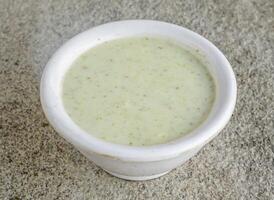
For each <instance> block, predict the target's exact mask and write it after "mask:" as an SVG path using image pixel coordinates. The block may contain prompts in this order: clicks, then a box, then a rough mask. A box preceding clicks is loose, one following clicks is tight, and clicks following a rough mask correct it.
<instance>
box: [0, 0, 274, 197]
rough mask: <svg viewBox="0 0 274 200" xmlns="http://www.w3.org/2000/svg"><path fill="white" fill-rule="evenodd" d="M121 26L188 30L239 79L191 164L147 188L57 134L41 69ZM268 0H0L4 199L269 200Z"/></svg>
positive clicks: (272, 24) (273, 174)
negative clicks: (80, 39) (70, 45)
mask: <svg viewBox="0 0 274 200" xmlns="http://www.w3.org/2000/svg"><path fill="white" fill-rule="evenodd" d="M121 19H156V20H163V21H167V22H171V23H176V24H178V25H182V26H185V27H187V28H189V29H191V30H193V31H196V32H198V33H200V34H201V35H203V36H205V37H206V38H208V39H209V40H211V41H212V42H213V43H214V44H216V46H217V47H219V48H220V49H221V50H222V51H223V52H224V54H225V55H226V56H227V58H228V60H229V61H230V62H231V64H232V66H233V69H234V71H235V74H236V76H237V81H238V100H237V106H236V110H235V112H234V115H233V117H232V120H231V121H230V123H229V124H228V126H227V127H226V128H225V129H224V130H223V131H222V132H221V134H220V135H219V136H218V137H217V138H216V139H214V140H213V141H212V142H211V143H210V144H209V145H207V146H206V147H205V148H204V149H203V150H202V151H201V152H200V153H199V154H198V155H197V156H196V157H194V158H193V159H191V160H190V161H188V162H187V163H186V164H184V165H183V166H181V167H179V168H178V169H176V170H173V171H172V172H171V173H170V174H168V175H166V176H164V177H161V178H159V179H156V180H152V181H146V182H130V181H124V180H120V179H118V178H114V177H112V176H110V175H108V174H107V173H105V172H104V171H102V170H101V169H99V168H98V167H96V166H95V165H94V164H93V163H91V162H89V161H88V160H87V159H86V158H84V157H83V156H82V155H81V154H80V153H79V152H78V151H76V150H75V149H74V148H73V147H72V146H71V145H70V144H68V143H67V142H66V141H64V140H63V139H62V138H61V137H59V136H58V135H57V134H56V132H55V131H54V130H53V129H52V128H51V127H50V126H49V124H48V122H47V120H46V119H45V117H44V115H43V113H42V110H41V106H40V102H39V91H38V90H39V78H40V75H41V70H42V69H43V67H44V65H45V64H46V62H47V60H48V59H49V57H50V56H51V55H52V54H53V53H54V51H55V50H56V49H57V48H58V47H59V46H60V45H61V44H62V43H63V42H65V41H66V40H67V39H69V38H71V37H72V36H74V35H75V34H77V33H79V32H81V31H84V30H86V29H88V28H90V27H93V26H95V25H99V24H102V23H106V22H110V21H114V20H121ZM273 48H274V1H273V0H260V1H256V0H254V1H248V0H240V1H221V0H220V1H217V0H209V1H198V0H197V1H192V0H189V1H179V0H176V1H171V0H166V1H158V0H155V1H145V0H143V1H126V0H124V1H115V0H113V1H99V0H92V1H89V0H66V1H65V0H55V1H36V0H14V1H13V0H0V110H1V118H0V123H1V124H0V199H267V200H270V199H274V194H273V191H274V161H273V157H274V122H273V121H274V55H273V54H274V51H273Z"/></svg>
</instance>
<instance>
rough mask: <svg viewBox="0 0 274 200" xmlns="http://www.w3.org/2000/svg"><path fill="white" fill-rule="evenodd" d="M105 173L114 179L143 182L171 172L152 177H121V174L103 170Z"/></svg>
mask: <svg viewBox="0 0 274 200" xmlns="http://www.w3.org/2000/svg"><path fill="white" fill-rule="evenodd" d="M104 170H105V169H104ZM105 171H106V172H107V173H109V174H111V175H112V176H115V177H118V178H121V179H125V180H130V181H145V180H151V179H155V178H158V177H160V176H163V175H165V174H167V173H168V172H170V171H171V170H169V171H166V172H164V173H160V174H154V175H151V176H127V175H123V174H117V173H114V172H110V171H108V170H105Z"/></svg>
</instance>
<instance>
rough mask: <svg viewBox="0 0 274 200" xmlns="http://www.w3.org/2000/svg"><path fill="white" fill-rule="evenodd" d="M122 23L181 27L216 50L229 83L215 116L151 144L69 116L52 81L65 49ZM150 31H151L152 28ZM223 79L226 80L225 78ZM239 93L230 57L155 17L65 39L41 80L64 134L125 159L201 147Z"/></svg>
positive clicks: (43, 96) (86, 147)
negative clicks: (86, 126)
mask: <svg viewBox="0 0 274 200" xmlns="http://www.w3.org/2000/svg"><path fill="white" fill-rule="evenodd" d="M121 25H125V26H127V27H128V26H136V25H138V26H142V25H144V26H156V27H160V28H162V29H163V28H164V29H167V30H169V29H172V30H178V31H181V32H182V33H184V34H189V35H191V36H193V37H194V38H195V40H197V41H196V42H201V43H203V44H204V45H206V47H207V48H208V49H210V51H212V52H213V54H214V55H213V54H212V56H214V59H216V60H217V61H218V63H219V64H220V66H221V67H222V69H221V70H222V73H223V75H224V77H222V79H224V84H226V85H224V88H225V90H224V91H221V92H222V96H224V98H222V100H221V101H220V102H219V105H217V106H216V105H214V106H215V108H214V109H215V113H214V114H212V116H209V117H208V119H207V120H206V121H205V122H204V123H203V124H202V125H201V126H199V127H198V128H197V129H195V130H194V131H192V132H191V133H189V134H188V135H186V136H183V137H182V138H179V139H176V140H173V141H171V142H168V143H164V144H157V145H151V146H128V145H122V144H115V143H111V142H108V141H105V140H102V139H99V138H97V137H95V136H93V135H91V134H89V133H87V132H85V131H84V130H82V129H81V128H80V127H78V126H77V125H76V124H75V123H74V122H73V121H72V120H71V119H68V118H69V117H68V115H67V114H66V112H65V111H64V109H63V108H61V105H60V104H58V103H56V100H59V101H61V95H59V96H58V95H54V92H53V91H54V90H55V88H54V87H53V86H52V85H51V83H54V80H53V78H52V77H53V74H54V73H56V70H58V68H56V67H60V68H61V67H62V64H60V59H61V58H62V56H63V57H64V52H65V50H67V49H69V48H71V47H72V46H73V45H75V43H76V44H77V41H80V40H81V39H83V38H85V37H87V35H88V34H90V33H96V32H100V31H107V30H109V28H114V27H121ZM147 33H148V34H149V32H147ZM109 40H110V39H109ZM78 55H79V54H78ZM61 75H64V74H60V76H61ZM220 83H221V84H223V83H222V82H220ZM220 83H219V84H220ZM236 96H237V86H236V78H235V75H234V73H233V70H232V67H231V65H230V64H229V62H228V61H227V59H226V57H225V56H224V55H223V54H222V53H221V51H220V50H219V49H218V48H217V47H216V46H215V45H213V44H212V43H211V42H210V41H208V40H207V39H205V38H204V37H202V36H201V35H199V34H197V33H195V32H193V31H191V30H189V29H186V28H184V27H181V26H178V25H175V24H171V23H167V22H162V21H154V20H122V21H116V22H110V23H106V24H103V25H99V26H96V27H93V28H91V29H88V30H86V31H84V32H82V33H79V34H77V35H76V36H74V37H73V38H71V39H70V40H68V41H67V42H66V43H64V44H63V45H62V46H61V47H60V48H59V49H58V50H57V51H56V52H55V53H54V55H53V56H52V57H51V58H50V60H49V61H48V63H47V64H46V66H45V68H44V70H43V74H42V78H41V83H40V100H41V104H42V108H43V110H44V113H45V115H46V118H47V119H48V121H49V122H50V124H51V125H52V126H53V128H54V129H55V130H56V131H57V132H58V133H59V134H60V135H61V136H63V137H64V138H65V139H66V140H67V141H69V142H70V143H72V144H74V145H75V146H76V147H78V148H79V149H81V150H82V151H86V152H94V153H97V154H100V155H104V156H107V157H111V158H113V159H120V160H125V161H143V162H145V161H158V160H163V159H169V158H173V157H176V156H178V155H179V154H181V153H183V152H187V151H190V150H191V149H193V148H201V147H202V146H203V145H204V144H206V143H207V142H209V141H210V140H211V139H212V138H214V137H215V136H216V135H217V134H218V133H219V132H220V131H221V130H222V129H223V128H224V127H225V125H226V124H227V123H228V121H229V119H230V117H231V115H232V113H233V110H234V107H235V104H236ZM216 99H217V97H216ZM64 112H65V113H64ZM66 115H67V116H66ZM69 120H70V121H69Z"/></svg>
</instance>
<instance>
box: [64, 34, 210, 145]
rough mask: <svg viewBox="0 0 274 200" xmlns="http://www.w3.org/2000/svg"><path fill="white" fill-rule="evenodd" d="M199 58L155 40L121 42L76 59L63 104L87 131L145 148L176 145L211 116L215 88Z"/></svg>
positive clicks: (167, 41)
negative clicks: (175, 141) (168, 144)
mask: <svg viewBox="0 0 274 200" xmlns="http://www.w3.org/2000/svg"><path fill="white" fill-rule="evenodd" d="M204 63H205V62H204V61H202V60H201V59H200V58H199V56H198V54H197V55H196V53H195V52H194V51H190V50H188V49H187V48H183V47H181V46H179V45H176V44H175V43H173V42H172V41H169V40H166V39H160V38H152V37H134V38H125V39H117V40H112V41H109V42H105V43H103V44H100V45H98V46H96V47H94V48H91V49H90V50H88V51H87V52H85V53H84V54H82V55H81V56H80V57H78V58H77V59H76V60H75V61H74V63H73V64H72V66H71V67H70V68H69V70H68V71H67V73H66V74H65V76H64V80H63V93H62V95H63V96H62V97H63V103H64V107H65V109H66V111H67V113H68V114H69V116H70V117H71V118H72V120H73V121H74V122H75V123H76V124H78V126H79V127H81V128H82V129H83V130H85V131H87V132H88V133H90V134H92V135H93V136H95V137H98V138H101V139H103V140H106V141H109V142H113V143H118V144H126V145H134V146H144V145H155V144H161V143H166V142H169V141H172V140H174V139H176V138H179V137H182V136H184V135H186V134H188V133H190V132H191V131H192V130H194V129H195V128H197V127H198V126H199V125H200V124H201V123H202V122H203V121H204V120H205V119H206V118H207V116H208V114H209V112H210V110H211V108H212V105H213V102H214V99H215V85H214V82H213V79H212V78H211V76H210V74H209V72H208V71H207V68H206V66H205V64H204Z"/></svg>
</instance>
